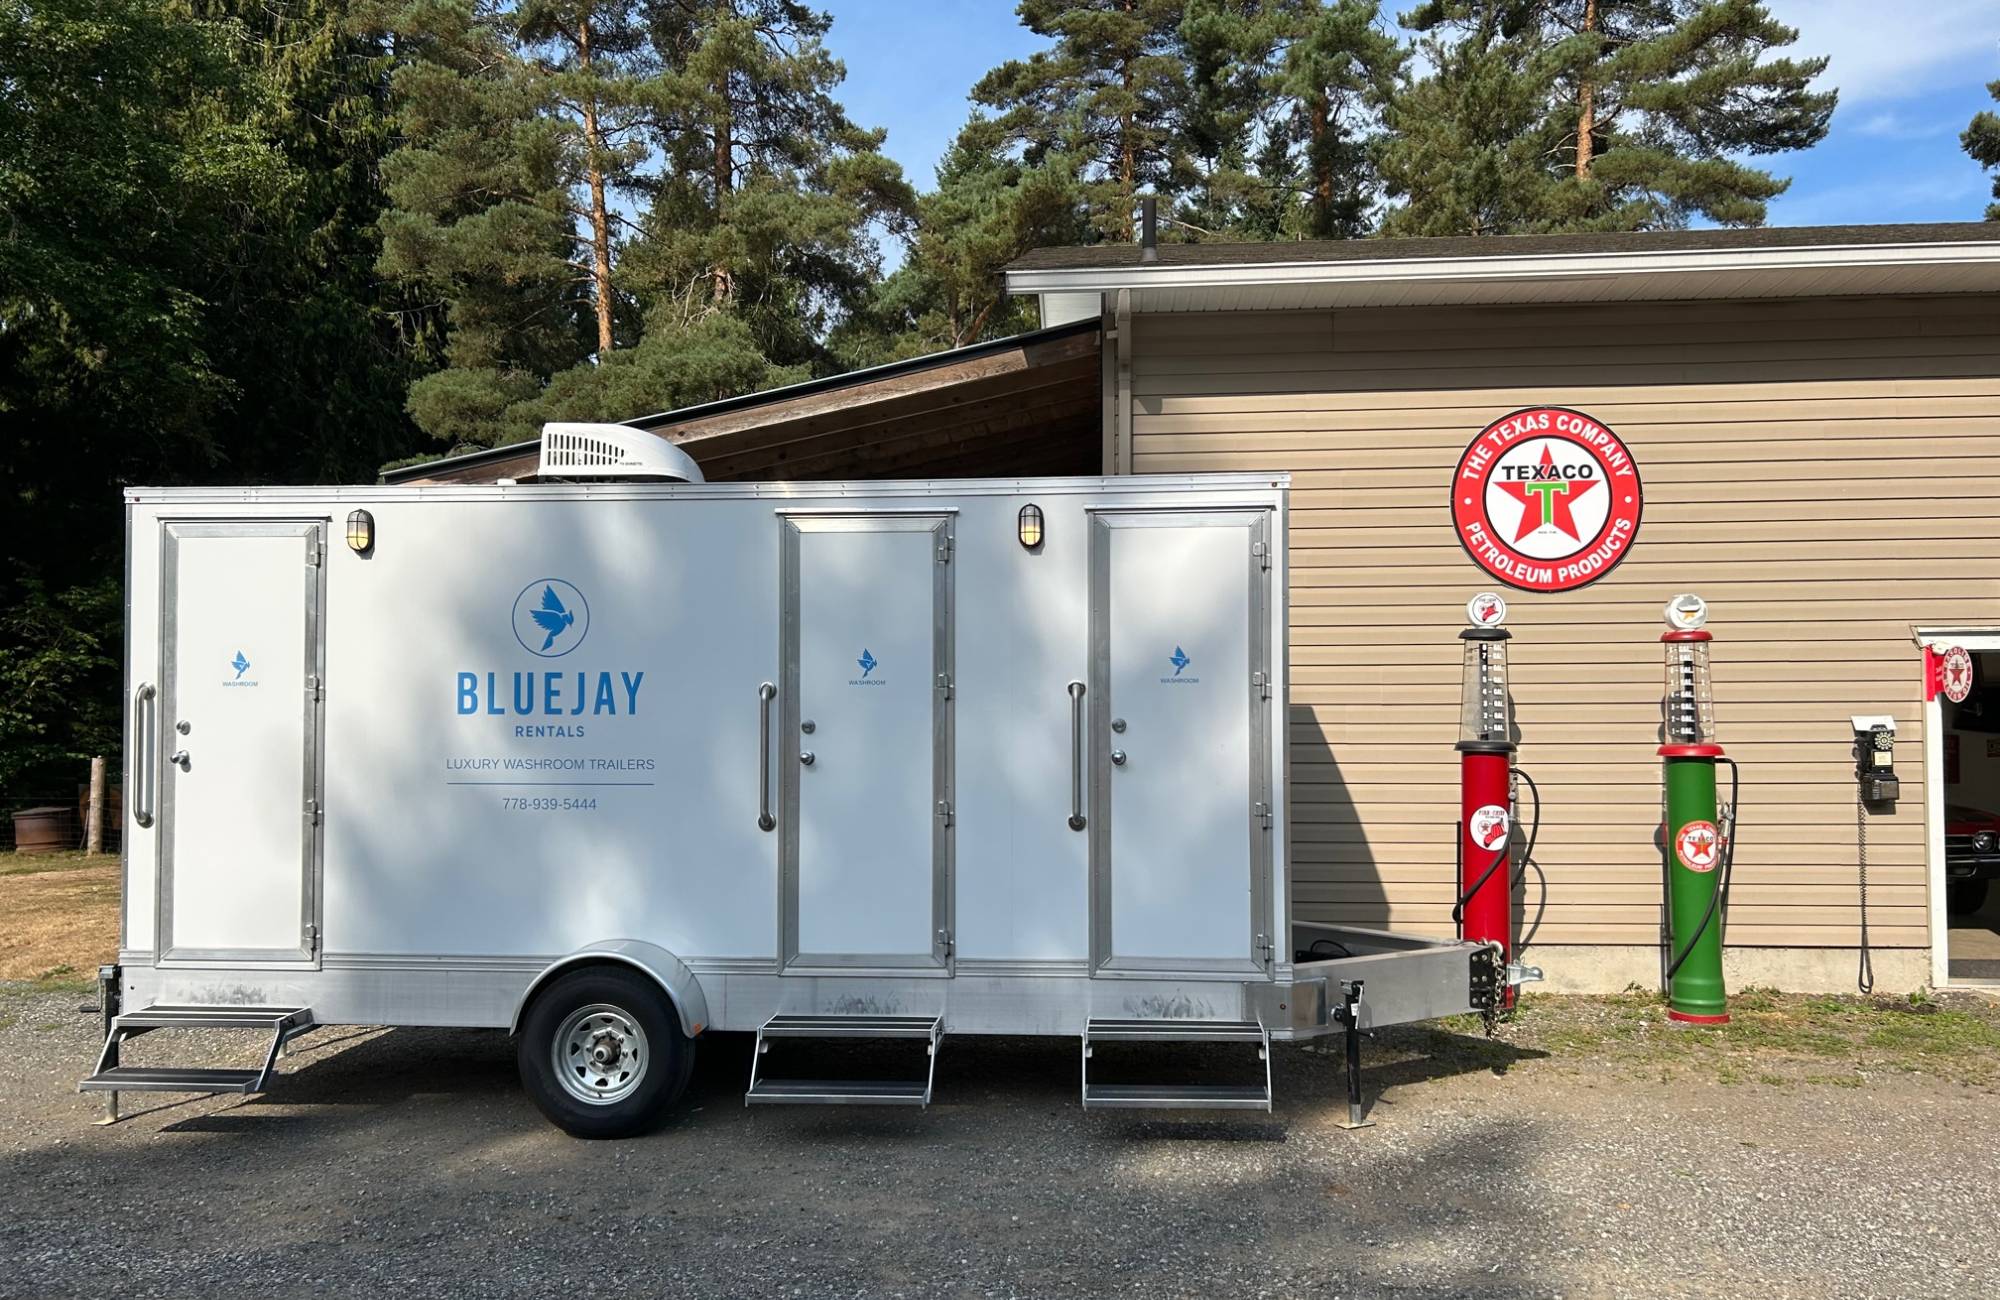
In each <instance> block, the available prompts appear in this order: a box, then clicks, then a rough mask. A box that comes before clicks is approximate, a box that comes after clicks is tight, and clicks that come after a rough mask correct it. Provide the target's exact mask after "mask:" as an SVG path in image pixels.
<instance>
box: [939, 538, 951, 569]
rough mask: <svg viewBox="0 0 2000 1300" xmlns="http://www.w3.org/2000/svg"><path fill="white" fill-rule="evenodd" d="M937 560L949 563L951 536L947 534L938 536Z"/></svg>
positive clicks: (941, 562) (940, 562)
mask: <svg viewBox="0 0 2000 1300" xmlns="http://www.w3.org/2000/svg"><path fill="white" fill-rule="evenodd" d="M937 562H938V563H939V564H950V563H951V538H950V536H949V535H947V536H944V537H940V538H938V548H937Z"/></svg>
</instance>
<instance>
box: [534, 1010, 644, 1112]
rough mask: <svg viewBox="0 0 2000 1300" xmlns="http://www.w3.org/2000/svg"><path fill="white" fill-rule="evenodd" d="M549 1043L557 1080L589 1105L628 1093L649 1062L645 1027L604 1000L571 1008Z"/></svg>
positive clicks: (612, 1100) (611, 1101)
mask: <svg viewBox="0 0 2000 1300" xmlns="http://www.w3.org/2000/svg"><path fill="white" fill-rule="evenodd" d="M553 1047H554V1064H555V1068H556V1080H557V1082H559V1083H561V1084H562V1086H563V1091H564V1092H567V1093H568V1094H569V1095H570V1096H572V1097H574V1098H576V1099H577V1100H578V1101H580V1102H584V1103H585V1104H587V1105H591V1106H609V1105H612V1104H614V1103H616V1102H621V1101H623V1100H625V1099H626V1098H627V1097H629V1096H631V1095H632V1093H633V1092H634V1091H635V1090H636V1089H637V1088H638V1086H639V1085H640V1084H641V1083H643V1082H644V1081H645V1078H646V1069H647V1067H648V1066H650V1065H651V1064H652V1060H653V1054H652V1050H651V1049H650V1048H649V1047H648V1045H647V1043H646V1031H645V1030H643V1029H641V1028H639V1022H638V1021H637V1020H636V1019H634V1018H633V1017H632V1015H631V1013H629V1012H627V1011H626V1010H624V1009H623V1008H622V1007H614V1006H612V1005H611V1004H610V1003H608V1002H593V1003H591V1004H590V1005H589V1006H587V1007H579V1008H577V1009H576V1010H575V1011H572V1012H570V1013H569V1015H568V1016H567V1017H565V1018H564V1020H563V1022H562V1024H561V1025H560V1026H559V1027H558V1028H557V1029H556V1036H555V1042H554V1044H553Z"/></svg>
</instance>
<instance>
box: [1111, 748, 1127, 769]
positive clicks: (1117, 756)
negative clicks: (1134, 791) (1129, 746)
mask: <svg viewBox="0 0 2000 1300" xmlns="http://www.w3.org/2000/svg"><path fill="white" fill-rule="evenodd" d="M1111 766H1113V767H1123V766H1125V751H1124V750H1122V749H1114V750H1112V751H1111Z"/></svg>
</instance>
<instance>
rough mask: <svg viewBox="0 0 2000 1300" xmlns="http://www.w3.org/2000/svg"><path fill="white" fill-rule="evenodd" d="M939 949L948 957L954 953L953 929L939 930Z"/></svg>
mask: <svg viewBox="0 0 2000 1300" xmlns="http://www.w3.org/2000/svg"><path fill="white" fill-rule="evenodd" d="M938 951H939V952H942V953H943V954H944V955H945V956H946V957H950V956H951V955H952V952H953V945H952V937H951V931H949V930H939V931H938Z"/></svg>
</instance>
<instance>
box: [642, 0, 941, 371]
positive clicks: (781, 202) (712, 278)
mask: <svg viewBox="0 0 2000 1300" xmlns="http://www.w3.org/2000/svg"><path fill="white" fill-rule="evenodd" d="M646 20H647V23H648V27H649V31H650V34H651V39H652V42H653V46H654V48H655V50H656V51H657V53H658V57H659V59H660V61H661V65H662V78H663V91H662V94H661V96H660V110H659V114H658V121H657V134H656V136H655V145H656V147H657V148H659V149H660V150H661V151H662V153H663V155H664V157H665V159H666V176H665V178H664V179H663V181H662V183H661V184H660V185H659V186H658V188H657V190H656V191H655V193H654V194H653V197H652V203H651V206H650V208H649V210H648V212H647V214H646V216H645V219H644V235H643V239H642V240H641V242H640V245H639V246H638V247H635V249H634V250H633V254H632V259H631V265H632V267H633V272H634V278H635V285H637V286H639V287H640V288H641V290H642V292H644V293H645V294H646V295H647V296H648V299H649V302H650V306H649V309H648V317H647V320H648V329H649V330H651V329H656V328H672V329H690V328H694V327H695V326H696V325H697V324H698V323H699V322H700V321H702V320H703V319H704V318H705V317H706V316H708V315H710V314H713V313H717V312H724V313H730V314H733V315H735V316H737V317H739V318H740V319H741V320H742V321H743V322H744V323H745V324H746V325H747V327H748V335H747V337H748V338H750V339H752V340H754V342H755V345H756V348H757V350H758V352H759V354H760V356H761V359H762V360H764V361H767V362H768V363H769V364H772V365H775V366H779V367H805V368H807V369H808V370H811V371H814V372H821V371H824V370H826V369H828V368H830V367H831V366H832V365H833V364H834V361H833V358H832V356H831V354H830V353H829V351H828V349H827V342H826V341H827V338H828V336H829V334H830V333H831V332H832V331H833V330H835V329H836V328H838V327H839V325H840V324H841V323H842V321H843V320H845V318H846V317H847V315H848V314H849V313H850V312H852V311H854V310H855V309H857V308H858V307H859V306H860V304H861V303H862V301H863V300H864V298H865V297H866V295H867V293H868V291H869V289H870V288H871V287H872V285H873V284H874V283H875V281H876V280H877V279H878V278H879V277H880V273H881V259H880V250H879V249H878V248H877V246H876V244H875V238H874V234H873V231H874V230H876V229H881V230H884V231H887V232H888V233H890V234H892V235H895V234H902V233H906V232H907V230H908V228H909V222H910V214H911V211H912V209H913V208H914V206H915V203H916V196H915V194H914V192H913V191H912V190H911V189H910V187H909V185H908V183H907V182H906V181H905V180H904V179H903V175H902V171H901V169H900V168H899V167H897V166H896V164H895V163H893V162H891V161H890V160H889V159H888V158H886V157H884V156H883V154H882V152H881V146H882V141H883V139H884V138H885V133H884V132H882V131H879V130H866V129H863V128H862V127H860V126H857V125H856V124H855V123H854V122H853V120H852V119H850V118H849V117H848V115H847V111H846V110H845V109H844V108H842V107H841V105H840V103H839V101H838V100H836V99H835V98H834V91H835V90H836V88H837V87H838V86H839V84H840V82H841V81H842V79H843V78H844V77H845V76H846V69H845V68H844V67H843V66H842V65H841V63H840V61H839V60H838V59H835V58H834V57H833V56H832V55H831V54H830V53H829V52H828V51H827V49H826V45H825V43H824V38H825V36H826V33H827V30H828V28H829V26H830V21H831V20H830V19H828V18H827V17H826V16H825V15H823V14H819V13H815V12H813V11H812V10H811V9H809V8H807V7H806V6H805V5H803V4H799V3H796V2H795V0H651V2H650V3H649V4H648V5H647V7H646ZM709 395H710V396H714V397H721V396H727V395H728V394H727V393H724V392H715V393H711V394H709Z"/></svg>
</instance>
